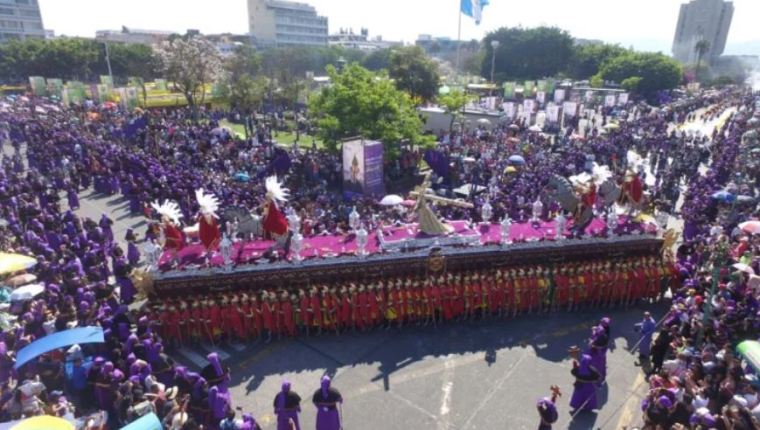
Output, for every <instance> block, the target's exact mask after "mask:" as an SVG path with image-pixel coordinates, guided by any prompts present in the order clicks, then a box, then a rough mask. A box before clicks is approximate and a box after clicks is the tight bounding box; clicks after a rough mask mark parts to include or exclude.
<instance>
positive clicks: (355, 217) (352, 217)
mask: <svg viewBox="0 0 760 430" xmlns="http://www.w3.org/2000/svg"><path fill="white" fill-rule="evenodd" d="M360 218H361V217H360V216H359V212H357V211H356V206H354V208H353V209H352V210H351V213H350V214H349V215H348V226H349V227H351V229H352V230H356V229H357V227H359V221H360Z"/></svg>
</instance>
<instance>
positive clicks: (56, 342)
mask: <svg viewBox="0 0 760 430" xmlns="http://www.w3.org/2000/svg"><path fill="white" fill-rule="evenodd" d="M103 342H105V340H104V339H103V329H102V328H101V327H94V326H93V327H79V328H72V329H71V330H65V331H60V332H58V333H53V334H51V335H49V336H45V337H43V338H41V339H38V340H36V341H34V342H32V343H30V344H29V345H27V346H25V347H23V348H21V350H20V351H19V352H18V354H16V364H14V365H13V367H14V368H15V369H18V368H19V367H21V366H23V365H24V364H26V363H28V362H29V361H31V360H34V359H35V358H37V357H39V356H40V355H42V354H44V353H46V352H50V351H52V350H54V349H58V348H64V347H67V346H70V345H74V344H83V343H103Z"/></svg>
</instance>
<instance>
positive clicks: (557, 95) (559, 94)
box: [554, 89, 565, 104]
mask: <svg viewBox="0 0 760 430" xmlns="http://www.w3.org/2000/svg"><path fill="white" fill-rule="evenodd" d="M563 101H565V90H563V89H559V90H556V91H554V103H557V104H560V103H562V102H563Z"/></svg>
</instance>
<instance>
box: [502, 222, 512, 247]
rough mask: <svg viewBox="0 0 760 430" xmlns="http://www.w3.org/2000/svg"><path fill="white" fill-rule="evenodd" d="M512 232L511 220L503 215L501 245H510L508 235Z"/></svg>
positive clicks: (510, 241)
mask: <svg viewBox="0 0 760 430" xmlns="http://www.w3.org/2000/svg"><path fill="white" fill-rule="evenodd" d="M511 232H512V220H511V219H509V215H504V219H502V220H501V244H502V245H507V244H510V243H512V240H511V239H510V238H509V235H510V234H511Z"/></svg>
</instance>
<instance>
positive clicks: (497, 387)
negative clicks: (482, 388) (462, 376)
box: [462, 353, 528, 429]
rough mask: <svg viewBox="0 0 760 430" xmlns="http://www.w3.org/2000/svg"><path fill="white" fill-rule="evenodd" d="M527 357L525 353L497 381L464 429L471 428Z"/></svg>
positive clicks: (471, 415) (468, 419)
mask: <svg viewBox="0 0 760 430" xmlns="http://www.w3.org/2000/svg"><path fill="white" fill-rule="evenodd" d="M527 356H528V354H527V353H523V354H522V355H521V356H520V358H519V359H518V360H517V361H516V362H515V364H513V365H512V367H510V368H509V370H508V371H507V372H506V373H505V374H504V376H502V377H501V378H499V380H498V381H497V383H496V384H492V385H491V389H490V390H489V391H488V393H487V394H486V395H485V396H484V397H483V401H481V402H480V404H478V407H477V408H475V410H473V411H472V414H470V416H469V418H467V421H465V422H464V425H463V426H462V429H466V428H469V427H470V423H471V422H472V420H473V419H474V418H475V417H476V416H477V415H478V413H479V412H480V410H481V409H483V407H484V406H485V405H486V403H488V402H489V401H491V399H492V398H493V396H494V395H496V392H497V391H499V390H500V389H501V386H502V385H504V382H506V380H507V379H509V377H510V376H512V373H514V371H515V370H516V369H517V366H519V365H520V363H522V361H523V360H524V359H525V357H527Z"/></svg>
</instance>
